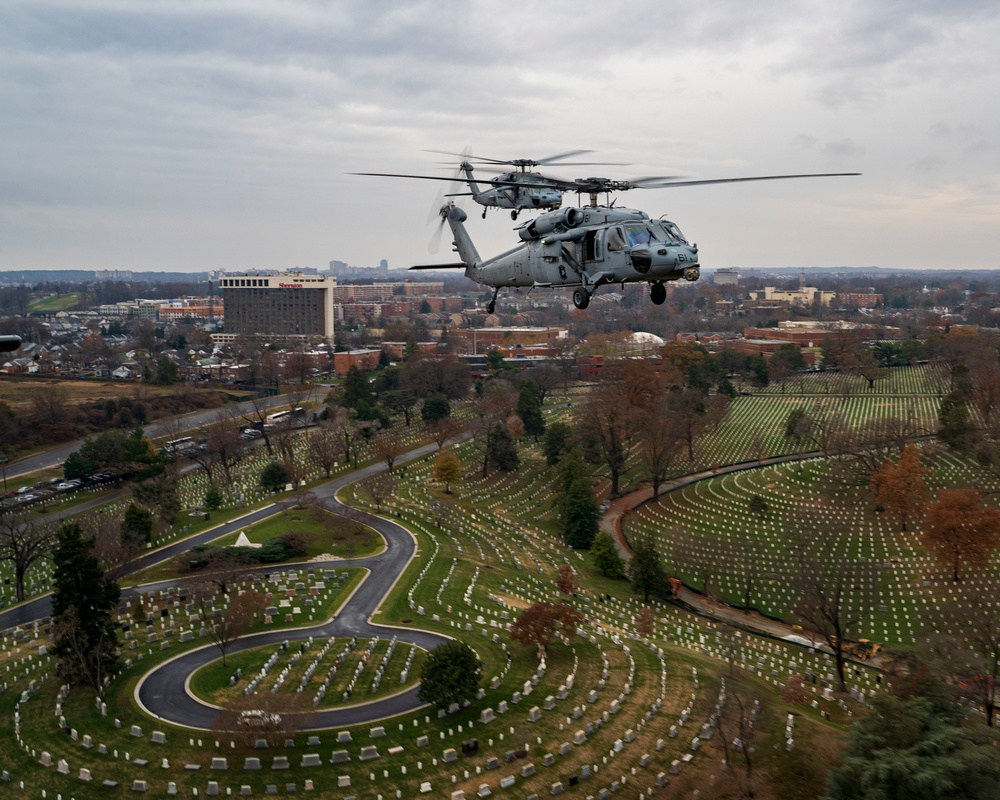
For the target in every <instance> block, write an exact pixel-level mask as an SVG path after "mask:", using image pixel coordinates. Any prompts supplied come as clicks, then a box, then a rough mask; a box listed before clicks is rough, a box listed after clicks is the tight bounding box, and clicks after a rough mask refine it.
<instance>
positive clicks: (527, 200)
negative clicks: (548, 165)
mask: <svg viewBox="0 0 1000 800" xmlns="http://www.w3.org/2000/svg"><path fill="white" fill-rule="evenodd" d="M544 180H545V179H544V178H543V177H542V176H541V175H536V174H535V173H532V172H510V173H507V174H506V175H497V176H496V177H495V178H493V179H492V180H490V181H488V183H491V184H499V183H501V182H505V183H511V184H515V185H513V186H507V185H499V186H495V187H494V188H492V189H486V190H485V191H483V192H480V193H479V194H474V195H473V199H474V200H475V201H476V202H477V203H479V204H480V205H483V206H487V207H490V208H510V209H515V210H518V211H520V210H521V209H540V208H550V209H555V208H559V207H560V206H561V205H562V197H563V193H562V192H561V191H559V190H558V189H556V188H552V189H542V188H539V187H538V186H517V185H516V184H518V183H526V184H537V183H539V182H540V181H544Z"/></svg>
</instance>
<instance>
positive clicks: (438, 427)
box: [427, 417, 462, 450]
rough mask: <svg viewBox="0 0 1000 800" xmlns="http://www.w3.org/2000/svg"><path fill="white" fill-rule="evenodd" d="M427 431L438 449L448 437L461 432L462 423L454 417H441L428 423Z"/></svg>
mask: <svg viewBox="0 0 1000 800" xmlns="http://www.w3.org/2000/svg"><path fill="white" fill-rule="evenodd" d="M427 431H428V433H430V436H431V438H432V439H433V440H434V444H436V445H437V446H438V450H440V449H442V448H443V447H444V446H445V443H446V442H447V441H448V440H449V439H451V438H453V437H455V436H458V434H459V433H461V432H462V423H461V422H459V421H458V420H457V419H455V418H454V417H442V418H441V419H438V420H435V421H434V422H431V423H430V424H428V425H427Z"/></svg>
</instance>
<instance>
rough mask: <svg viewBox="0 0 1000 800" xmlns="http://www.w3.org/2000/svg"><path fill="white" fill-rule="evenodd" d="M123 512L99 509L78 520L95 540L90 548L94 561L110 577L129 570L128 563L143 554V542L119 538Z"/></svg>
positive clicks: (120, 576)
mask: <svg viewBox="0 0 1000 800" xmlns="http://www.w3.org/2000/svg"><path fill="white" fill-rule="evenodd" d="M123 516H124V513H123V512H122V511H119V512H117V513H115V514H108V513H107V510H105V509H101V511H99V512H98V513H97V514H88V515H86V516H84V517H83V518H82V519H81V520H80V528H81V529H82V530H83V533H84V535H85V536H88V537H91V538H93V540H94V546H93V548H92V552H93V554H94V557H95V558H96V559H97V563H98V565H99V566H100V568H101V569H102V570H103V571H104V574H105V575H107V576H108V577H109V578H110V579H111V580H115V581H117V580H120V579H121V578H123V577H125V575H127V574H128V565H129V564H130V563H131V562H132V561H134V560H135V559H136V558H138V557H139V556H140V555H142V550H143V547H142V544H141V543H140V542H139V541H138V540H136V539H133V538H125V539H123V538H122V535H121V521H122V517H123Z"/></svg>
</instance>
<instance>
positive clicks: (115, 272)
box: [94, 269, 132, 281]
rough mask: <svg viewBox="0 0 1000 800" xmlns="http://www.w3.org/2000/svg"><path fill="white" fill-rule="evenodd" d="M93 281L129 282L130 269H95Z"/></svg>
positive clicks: (130, 277) (130, 276)
mask: <svg viewBox="0 0 1000 800" xmlns="http://www.w3.org/2000/svg"><path fill="white" fill-rule="evenodd" d="M94 279H95V280H98V281H130V280H132V270H130V269H95V270H94Z"/></svg>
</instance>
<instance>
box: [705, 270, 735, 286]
mask: <svg viewBox="0 0 1000 800" xmlns="http://www.w3.org/2000/svg"><path fill="white" fill-rule="evenodd" d="M712 283H714V284H716V285H717V286H739V283H740V273H739V272H738V271H737V270H736V269H734V268H733V267H722V268H721V269H717V270H716V271H715V272H713V273H712Z"/></svg>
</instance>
